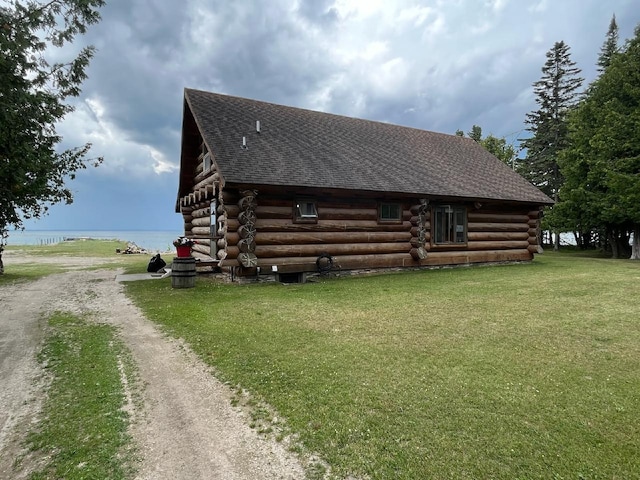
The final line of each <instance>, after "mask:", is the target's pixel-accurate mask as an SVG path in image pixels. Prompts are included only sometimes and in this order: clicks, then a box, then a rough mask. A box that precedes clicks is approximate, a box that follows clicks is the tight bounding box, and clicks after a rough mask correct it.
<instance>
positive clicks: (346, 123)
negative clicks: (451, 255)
mask: <svg viewBox="0 0 640 480" xmlns="http://www.w3.org/2000/svg"><path fill="white" fill-rule="evenodd" d="M185 100H186V102H187V105H188V107H189V109H190V110H191V112H192V113H193V116H194V118H195V120H196V123H197V125H198V127H199V129H200V132H201V134H202V136H203V138H204V141H205V142H206V144H207V145H208V146H209V148H210V149H211V151H212V152H213V154H214V158H215V161H216V163H217V164H218V167H219V168H220V172H221V174H222V176H223V177H224V178H225V181H226V182H227V183H249V184H263V185H285V186H297V187H320V188H337V189H349V190H368V191H374V192H394V193H410V194H416V195H425V196H432V197H439V196H442V197H470V198H474V199H494V200H511V201H519V202H530V203H535V204H549V203H552V202H551V200H550V199H549V198H548V197H547V196H546V195H544V194H543V193H542V192H541V191H540V190H538V189H537V188H535V187H534V186H533V185H531V184H530V183H529V182H527V181H526V180H524V179H523V178H522V177H521V176H520V175H518V174H517V173H515V172H513V171H512V170H511V169H510V168H509V167H507V166H506V165H505V164H503V163H502V162H501V161H500V160H498V159H497V158H495V157H494V156H493V155H491V154H490V153H489V152H487V151H486V150H485V149H484V148H483V147H482V146H480V145H478V144H477V143H476V142H474V141H473V140H471V139H469V138H462V137H458V136H455V135H445V134H441V133H434V132H429V131H426V130H418V129H415V128H408V127H401V126H398V125H391V124H388V123H381V122H373V121H369V120H361V119H357V118H349V117H343V116H338V115H332V114H328V113H322V112H314V111H311V110H304V109H299V108H292V107H286V106H282V105H275V104H272V103H266V102H260V101H256V100H249V99H245V98H239V97H232V96H228V95H221V94H217V93H210V92H204V91H200V90H192V89H186V90H185ZM256 120H259V121H260V130H261V131H260V133H257V132H256ZM242 137H246V139H247V147H248V148H247V149H243V148H242Z"/></svg>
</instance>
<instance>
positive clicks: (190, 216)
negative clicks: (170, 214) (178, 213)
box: [182, 213, 193, 223]
mask: <svg viewBox="0 0 640 480" xmlns="http://www.w3.org/2000/svg"><path fill="white" fill-rule="evenodd" d="M191 220H193V216H192V215H191V213H189V214H188V215H185V214H182V221H183V222H185V223H186V222H190V221H191Z"/></svg>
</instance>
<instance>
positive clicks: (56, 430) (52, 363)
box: [28, 313, 133, 480]
mask: <svg viewBox="0 0 640 480" xmlns="http://www.w3.org/2000/svg"><path fill="white" fill-rule="evenodd" d="M40 359H41V361H42V362H43V363H44V365H45V367H46V369H47V371H48V372H49V373H50V375H51V379H52V383H51V386H50V388H49V389H48V395H47V400H46V401H45V404H44V410H43V412H42V414H41V415H42V420H41V421H40V422H39V423H38V425H37V428H36V430H34V431H33V432H32V433H31V434H30V436H29V439H28V443H29V447H30V451H31V452H32V453H31V454H32V455H36V456H38V457H39V458H42V460H41V461H40V462H38V465H39V466H40V467H39V468H38V470H37V471H35V472H33V473H32V474H31V475H30V477H29V478H30V479H32V480H40V479H49V478H65V479H68V480H72V479H89V478H91V479H106V478H109V479H125V478H131V475H132V470H131V468H130V465H131V464H130V462H129V461H130V460H131V458H132V452H131V447H130V440H129V437H128V434H127V427H128V419H127V414H126V413H125V412H124V411H123V410H122V405H123V404H125V394H126V392H125V391H124V387H123V383H122V381H121V378H122V375H123V374H124V375H126V376H127V377H128V378H129V381H130V380H131V378H132V377H133V375H132V370H133V367H132V365H131V362H130V360H129V357H128V354H127V352H126V350H125V348H124V347H123V345H122V344H121V342H120V341H119V340H118V339H117V336H116V332H115V330H114V328H113V327H111V326H108V325H104V324H96V323H94V322H90V321H85V320H83V319H82V318H78V317H74V316H73V315H70V314H65V313H58V314H56V315H53V316H52V317H51V318H50V319H49V322H48V335H47V339H46V344H45V346H44V348H43V351H42V354H41V358H40Z"/></svg>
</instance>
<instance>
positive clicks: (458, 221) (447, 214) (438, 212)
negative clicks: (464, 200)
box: [432, 205, 467, 244]
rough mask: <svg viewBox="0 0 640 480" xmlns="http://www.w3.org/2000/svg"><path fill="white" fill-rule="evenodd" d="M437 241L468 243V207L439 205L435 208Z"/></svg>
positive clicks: (434, 229) (435, 235) (435, 236)
mask: <svg viewBox="0 0 640 480" xmlns="http://www.w3.org/2000/svg"><path fill="white" fill-rule="evenodd" d="M433 218H434V222H433V227H432V228H433V234H434V238H435V243H437V244H438V243H439V244H447V243H454V244H464V243H467V209H466V208H465V207H461V206H456V205H439V206H437V207H435V208H434V209H433Z"/></svg>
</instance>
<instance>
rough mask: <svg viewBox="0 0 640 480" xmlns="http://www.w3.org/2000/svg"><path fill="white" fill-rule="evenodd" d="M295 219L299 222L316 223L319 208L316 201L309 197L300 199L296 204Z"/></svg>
mask: <svg viewBox="0 0 640 480" xmlns="http://www.w3.org/2000/svg"><path fill="white" fill-rule="evenodd" d="M293 213H294V219H295V221H296V222H299V223H304V222H308V223H316V222H317V221H318V209H317V208H316V202H314V201H313V200H308V199H298V200H296V202H295V204H294V212H293Z"/></svg>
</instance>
